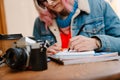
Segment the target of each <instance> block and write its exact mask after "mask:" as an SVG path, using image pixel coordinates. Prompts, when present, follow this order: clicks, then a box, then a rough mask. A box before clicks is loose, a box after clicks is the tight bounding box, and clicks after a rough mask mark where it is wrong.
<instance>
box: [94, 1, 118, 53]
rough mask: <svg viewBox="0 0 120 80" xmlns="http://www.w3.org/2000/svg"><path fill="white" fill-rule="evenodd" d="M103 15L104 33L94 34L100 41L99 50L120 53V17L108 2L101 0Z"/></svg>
mask: <svg viewBox="0 0 120 80" xmlns="http://www.w3.org/2000/svg"><path fill="white" fill-rule="evenodd" d="M101 6H102V10H103V16H104V24H105V35H96V37H97V38H99V40H100V42H101V48H100V49H99V51H117V52H119V53H120V19H119V17H118V16H117V15H116V13H115V12H114V10H113V9H112V8H111V6H110V5H109V3H107V2H105V1H104V0H101Z"/></svg>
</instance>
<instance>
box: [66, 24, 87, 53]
mask: <svg viewBox="0 0 120 80" xmlns="http://www.w3.org/2000/svg"><path fill="white" fill-rule="evenodd" d="M84 26H85V24H83V25H82V26H81V28H80V30H79V32H78V33H77V35H79V34H80V32H81V31H82V30H83V28H84ZM77 35H76V36H77ZM69 51H70V48H68V52H69Z"/></svg>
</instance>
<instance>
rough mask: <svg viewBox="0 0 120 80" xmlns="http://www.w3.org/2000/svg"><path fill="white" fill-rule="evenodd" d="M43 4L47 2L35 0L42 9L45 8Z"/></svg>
mask: <svg viewBox="0 0 120 80" xmlns="http://www.w3.org/2000/svg"><path fill="white" fill-rule="evenodd" d="M44 2H47V0H37V3H38V5H39V6H41V7H43V8H45V5H44V4H43V3H44Z"/></svg>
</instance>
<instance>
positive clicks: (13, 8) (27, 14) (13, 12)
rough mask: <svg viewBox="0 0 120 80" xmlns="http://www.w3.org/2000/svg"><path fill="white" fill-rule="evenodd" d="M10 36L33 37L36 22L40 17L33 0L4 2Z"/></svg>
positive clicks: (7, 0)
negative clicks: (19, 34) (17, 34)
mask: <svg viewBox="0 0 120 80" xmlns="http://www.w3.org/2000/svg"><path fill="white" fill-rule="evenodd" d="M4 4H5V13H6V18H7V19H6V20H7V21H6V23H7V29H8V33H9V34H15V33H22V34H23V35H24V36H32V31H33V25H34V20H35V18H36V17H37V16H38V15H37V11H36V9H35V7H34V4H33V0H4Z"/></svg>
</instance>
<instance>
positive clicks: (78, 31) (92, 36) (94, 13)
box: [33, 0, 120, 54]
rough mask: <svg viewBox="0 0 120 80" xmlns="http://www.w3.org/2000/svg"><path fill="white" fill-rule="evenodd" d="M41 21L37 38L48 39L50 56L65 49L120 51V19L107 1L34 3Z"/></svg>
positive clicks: (36, 29)
mask: <svg viewBox="0 0 120 80" xmlns="http://www.w3.org/2000/svg"><path fill="white" fill-rule="evenodd" d="M34 3H35V6H36V9H37V11H38V13H39V16H40V18H37V19H36V21H35V25H34V31H33V35H34V36H35V38H36V39H41V40H48V41H49V42H50V43H51V46H50V47H49V48H48V49H47V52H48V54H54V53H57V52H59V51H60V50H61V49H62V48H68V47H69V48H70V49H71V50H76V51H90V50H95V51H118V52H120V49H119V48H120V33H119V31H120V20H119V18H118V16H117V15H116V14H115V12H114V11H113V9H112V8H111V7H110V5H109V4H108V3H107V2H105V1H104V0H34Z"/></svg>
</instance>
